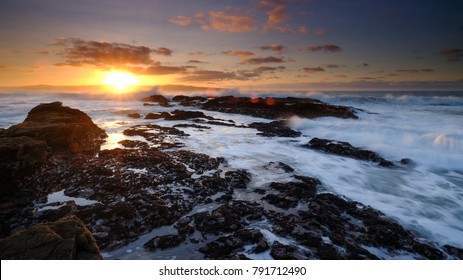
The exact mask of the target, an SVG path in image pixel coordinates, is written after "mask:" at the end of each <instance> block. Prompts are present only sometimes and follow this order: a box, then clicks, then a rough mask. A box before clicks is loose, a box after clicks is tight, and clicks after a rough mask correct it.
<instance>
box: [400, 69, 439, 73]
mask: <svg viewBox="0 0 463 280" xmlns="http://www.w3.org/2000/svg"><path fill="white" fill-rule="evenodd" d="M395 72H397V73H420V72H434V69H397V70H395Z"/></svg>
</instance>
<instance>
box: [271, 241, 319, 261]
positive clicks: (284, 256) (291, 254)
mask: <svg viewBox="0 0 463 280" xmlns="http://www.w3.org/2000/svg"><path fill="white" fill-rule="evenodd" d="M270 256H272V258H274V259H275V260H307V259H311V258H313V257H312V254H311V252H310V251H306V250H302V249H300V248H298V247H296V246H292V245H284V244H281V243H280V242H278V241H275V242H274V243H273V244H272V247H271V251H270Z"/></svg>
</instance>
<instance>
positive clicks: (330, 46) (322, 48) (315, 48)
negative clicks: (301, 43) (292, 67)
mask: <svg viewBox="0 0 463 280" xmlns="http://www.w3.org/2000/svg"><path fill="white" fill-rule="evenodd" d="M299 51H308V52H318V51H324V52H332V53H335V52H340V51H342V49H341V47H340V46H337V45H333V44H325V45H319V46H305V47H299Z"/></svg>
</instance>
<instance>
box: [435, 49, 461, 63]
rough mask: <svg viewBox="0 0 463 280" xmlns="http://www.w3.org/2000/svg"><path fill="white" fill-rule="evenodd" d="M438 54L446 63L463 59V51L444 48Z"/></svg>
mask: <svg viewBox="0 0 463 280" xmlns="http://www.w3.org/2000/svg"><path fill="white" fill-rule="evenodd" d="M439 54H441V55H443V56H445V57H447V61H448V62H458V61H461V60H462V58H463V49H458V48H446V49H443V50H441V51H440V52H439Z"/></svg>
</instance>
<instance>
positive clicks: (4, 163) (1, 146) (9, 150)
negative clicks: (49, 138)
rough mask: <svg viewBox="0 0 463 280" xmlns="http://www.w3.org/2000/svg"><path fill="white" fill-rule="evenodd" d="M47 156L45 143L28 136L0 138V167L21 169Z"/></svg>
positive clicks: (42, 160) (39, 161)
mask: <svg viewBox="0 0 463 280" xmlns="http://www.w3.org/2000/svg"><path fill="white" fill-rule="evenodd" d="M46 158H47V143H46V142H45V141H40V140H34V139H32V138H30V137H26V136H19V137H3V138H0V167H7V168H12V169H15V170H18V169H22V168H25V167H28V166H31V165H34V164H36V163H44V162H45V160H46Z"/></svg>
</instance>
